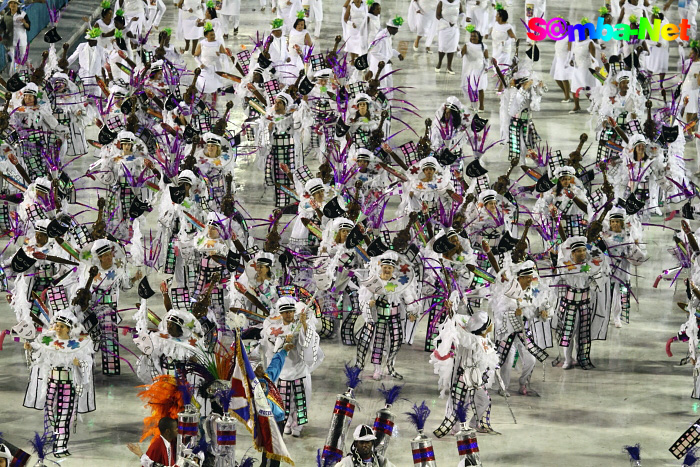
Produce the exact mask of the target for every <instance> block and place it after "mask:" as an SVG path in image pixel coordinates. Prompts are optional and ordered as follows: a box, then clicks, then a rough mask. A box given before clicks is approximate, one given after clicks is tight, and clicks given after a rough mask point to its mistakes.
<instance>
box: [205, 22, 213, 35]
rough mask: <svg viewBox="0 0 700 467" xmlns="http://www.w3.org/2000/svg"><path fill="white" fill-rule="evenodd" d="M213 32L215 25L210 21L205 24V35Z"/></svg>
mask: <svg viewBox="0 0 700 467" xmlns="http://www.w3.org/2000/svg"><path fill="white" fill-rule="evenodd" d="M213 30H214V25H213V24H211V22H210V21H207V22H206V23H204V33H205V34H206V33H208V32H209V31H213Z"/></svg>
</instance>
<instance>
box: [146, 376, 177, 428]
mask: <svg viewBox="0 0 700 467" xmlns="http://www.w3.org/2000/svg"><path fill="white" fill-rule="evenodd" d="M138 387H139V388H145V389H144V390H143V391H141V392H140V393H139V394H138V396H139V397H140V398H141V400H143V401H144V402H145V403H146V407H148V408H149V409H151V415H150V416H148V417H146V418H144V419H143V435H142V436H141V441H143V440H144V439H146V438H148V437H149V436H154V437H157V436H160V432H159V431H158V422H159V421H160V419H161V418H163V417H170V418H175V419H177V414H178V413H180V412H182V410H183V409H184V407H185V403H184V402H183V400H182V395H181V394H180V391H178V390H177V383H176V382H175V378H174V377H173V376H170V375H160V376H158V377H156V379H155V380H153V383H151V384H149V385H146V386H138Z"/></svg>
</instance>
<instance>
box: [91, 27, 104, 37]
mask: <svg viewBox="0 0 700 467" xmlns="http://www.w3.org/2000/svg"><path fill="white" fill-rule="evenodd" d="M87 35H88V37H89V38H90V39H97V38H98V37H100V36H101V35H102V29H100V28H98V27H94V28H92V29H89V30H88V31H87Z"/></svg>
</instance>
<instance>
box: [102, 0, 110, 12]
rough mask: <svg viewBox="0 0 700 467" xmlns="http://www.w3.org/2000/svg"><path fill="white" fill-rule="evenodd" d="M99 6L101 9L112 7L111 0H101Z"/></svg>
mask: <svg viewBox="0 0 700 467" xmlns="http://www.w3.org/2000/svg"><path fill="white" fill-rule="evenodd" d="M100 6H101V7H102V9H103V10H107V9H109V8H112V2H110V1H109V0H103V1H102V3H100Z"/></svg>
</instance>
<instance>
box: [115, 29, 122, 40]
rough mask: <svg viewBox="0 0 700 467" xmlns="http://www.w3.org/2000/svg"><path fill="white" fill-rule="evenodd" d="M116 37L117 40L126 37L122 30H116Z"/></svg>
mask: <svg viewBox="0 0 700 467" xmlns="http://www.w3.org/2000/svg"><path fill="white" fill-rule="evenodd" d="M114 37H115V38H117V39H121V38H122V37H124V33H123V32H122V31H121V29H115V30H114Z"/></svg>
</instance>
